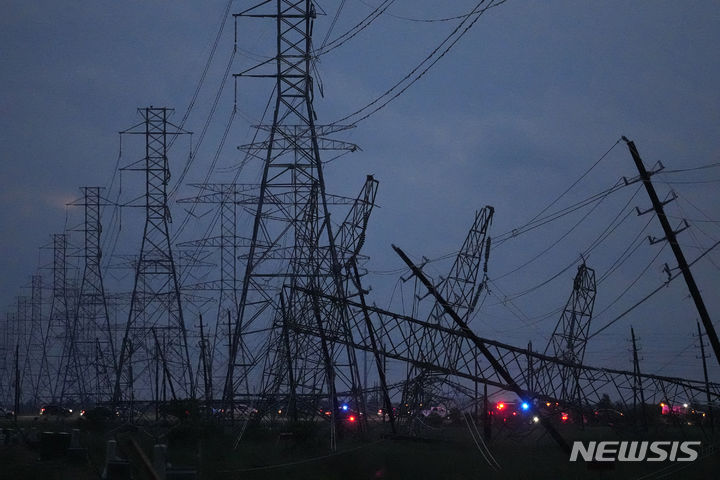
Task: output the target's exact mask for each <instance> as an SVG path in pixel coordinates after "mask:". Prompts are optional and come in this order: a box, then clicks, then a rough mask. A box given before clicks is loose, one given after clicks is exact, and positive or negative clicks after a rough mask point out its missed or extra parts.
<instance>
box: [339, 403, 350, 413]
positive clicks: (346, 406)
mask: <svg viewBox="0 0 720 480" xmlns="http://www.w3.org/2000/svg"><path fill="white" fill-rule="evenodd" d="M340 408H342V409H343V411H344V412H347V410H348V408H350V407H348V405H347V403H343V405H342V407H340Z"/></svg>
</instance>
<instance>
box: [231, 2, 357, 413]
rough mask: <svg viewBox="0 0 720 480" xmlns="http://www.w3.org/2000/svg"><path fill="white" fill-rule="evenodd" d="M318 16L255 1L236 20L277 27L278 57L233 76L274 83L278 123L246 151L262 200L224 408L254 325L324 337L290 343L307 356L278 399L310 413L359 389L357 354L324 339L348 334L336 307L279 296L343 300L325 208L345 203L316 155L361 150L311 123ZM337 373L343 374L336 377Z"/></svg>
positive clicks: (307, 7)
mask: <svg viewBox="0 0 720 480" xmlns="http://www.w3.org/2000/svg"><path fill="white" fill-rule="evenodd" d="M315 15H316V12H315V7H314V5H313V2H312V1H311V0H301V1H297V0H275V1H263V2H257V4H256V5H255V6H253V7H250V8H248V9H246V10H245V11H243V12H241V13H239V14H236V15H235V17H236V18H238V17H253V18H266V19H272V20H274V22H275V25H276V31H277V43H276V45H277V52H276V55H275V56H274V58H273V59H271V60H269V61H266V62H263V63H261V64H260V65H257V66H255V67H252V68H250V69H248V70H246V71H244V72H241V73H240V74H237V75H238V76H243V77H258V78H272V79H273V80H274V81H275V91H274V100H275V104H274V111H273V122H272V125H259V126H257V128H259V129H260V130H261V131H263V132H267V135H268V137H267V139H266V140H264V141H261V142H259V143H256V144H251V145H245V146H242V147H240V148H241V149H243V150H247V151H248V152H249V154H251V155H254V156H255V157H256V158H262V160H263V173H262V181H261V184H260V186H259V190H258V191H257V194H256V203H257V207H256V210H255V218H254V223H253V230H252V235H251V237H250V245H249V248H248V252H247V254H246V255H242V257H243V258H244V259H245V269H244V274H243V276H242V285H241V290H240V295H239V298H238V315H237V319H236V321H235V325H234V326H233V336H232V342H231V352H230V361H229V363H228V371H227V375H226V379H225V387H224V394H223V395H224V400H225V402H226V404H232V403H233V402H234V401H235V399H236V396H237V395H238V394H239V393H241V390H242V385H243V382H244V379H245V378H247V377H248V375H249V369H248V368H245V367H243V366H242V365H241V361H240V359H239V352H240V350H241V349H240V346H241V345H242V343H243V338H242V337H243V335H244V332H246V331H247V330H248V329H251V328H254V327H253V325H254V324H256V323H262V324H263V325H262V327H267V326H270V325H275V326H276V327H280V328H282V325H286V324H287V323H288V322H292V323H296V324H306V325H312V326H314V327H315V328H316V329H319V331H320V332H321V333H323V335H322V336H321V337H320V339H316V338H310V337H307V338H300V337H299V336H296V335H295V334H292V333H290V335H292V338H287V337H286V343H289V344H291V345H290V349H292V351H296V352H298V353H299V354H301V355H302V358H295V359H292V358H290V357H288V358H289V359H291V360H295V361H294V362H291V364H288V363H285V365H286V366H285V367H284V368H285V369H286V370H285V371H286V372H287V374H286V375H285V378H286V380H285V382H284V385H283V386H282V387H281V389H280V391H278V389H277V388H275V390H276V391H277V392H278V395H280V397H285V398H286V399H287V398H288V396H289V397H290V398H293V399H295V400H297V399H307V400H308V401H309V402H314V403H315V405H308V408H310V409H312V408H313V407H316V406H317V402H318V399H319V398H321V397H323V396H324V397H327V398H328V401H329V403H330V406H331V407H332V405H333V404H336V403H337V398H336V385H335V383H336V381H338V382H342V383H343V386H342V388H343V389H344V390H346V391H351V390H352V391H357V390H358V388H359V378H358V372H357V362H356V361H355V358H354V351H353V350H352V349H350V348H347V349H344V348H343V349H342V350H343V351H344V353H343V352H341V351H340V350H338V349H335V348H334V346H333V345H332V344H330V343H329V342H327V339H326V336H325V333H330V332H337V331H339V330H338V329H341V330H340V331H341V332H344V331H346V329H342V326H341V325H342V323H343V322H344V319H343V316H342V315H341V316H340V317H339V318H338V317H335V318H332V317H331V311H332V310H333V308H332V307H329V306H328V305H326V303H327V302H326V301H325V300H324V299H321V300H319V298H318V297H316V296H314V295H312V294H307V293H301V292H302V290H299V289H296V288H291V289H290V290H288V292H289V293H288V295H289V296H288V297H287V298H285V297H283V298H282V301H281V295H280V292H281V289H282V286H283V285H289V286H292V287H300V288H303V289H305V290H306V291H308V292H318V291H325V290H327V289H330V292H329V293H333V294H335V295H337V296H339V297H344V296H345V293H344V284H345V281H344V279H343V273H342V270H341V267H340V260H339V258H338V250H337V247H336V243H335V236H334V235H333V227H332V225H331V222H330V211H329V209H328V205H329V204H331V203H346V201H345V199H339V198H338V197H334V196H331V195H329V194H328V193H327V192H326V187H325V180H324V177H323V165H322V161H321V158H320V151H321V150H328V149H332V150H347V149H349V150H355V149H356V148H357V147H356V146H354V145H351V144H347V143H345V142H340V141H337V140H332V139H329V138H327V135H330V134H331V133H333V132H337V131H340V130H342V129H344V128H346V127H342V126H336V125H333V126H327V127H320V126H317V125H316V124H315V121H316V114H315V110H314V108H313V96H314V87H313V77H312V74H311V71H312V63H313V48H312V28H313V21H314V18H315ZM257 152H262V154H258V153H257ZM347 203H348V204H349V203H351V201H350V202H347ZM334 313H337V312H334ZM340 313H341V312H340ZM286 332H287V330H286ZM270 338H274V337H273V336H271V337H270ZM267 340H268V339H267V338H266V342H265V345H266V347H267V345H268V343H269V342H268V341H267ZM247 344H251V342H249V341H248V342H247ZM300 347H301V348H300ZM266 351H267V350H266ZM340 357H342V358H340ZM266 358H267V357H266ZM254 361H257V357H255V359H254ZM340 370H343V371H344V372H346V373H345V374H343V375H339V376H336V373H338V372H339V371H340ZM277 373H278V372H264V374H265V376H266V377H267V376H268V375H269V376H270V377H274V376H276V374H277ZM264 383H265V384H266V385H268V384H275V382H274V381H273V380H272V378H266V381H265V382H264ZM332 410H333V411H335V409H334V408H333V409H332ZM316 411H317V410H314V412H316ZM313 414H314V413H313ZM333 424H334V423H333Z"/></svg>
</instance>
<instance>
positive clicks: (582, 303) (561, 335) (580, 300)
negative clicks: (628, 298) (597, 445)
mask: <svg viewBox="0 0 720 480" xmlns="http://www.w3.org/2000/svg"><path fill="white" fill-rule="evenodd" d="M596 292H597V290H596V285H595V270H593V269H592V268H589V267H587V265H585V263H584V262H583V263H582V264H581V265H580V266H579V267H578V270H577V274H576V275H575V279H574V280H573V291H572V293H571V294H570V298H569V299H568V301H567V303H566V304H565V308H564V310H563V313H562V316H561V317H560V319H559V320H558V323H557V325H556V326H555V330H554V331H553V334H552V336H551V337H550V341H549V342H548V345H547V347H545V352H544V353H545V354H546V355H552V356H554V357H556V358H558V359H560V360H562V361H565V362H568V363H570V364H574V365H582V363H583V360H584V358H585V347H586V346H587V340H588V335H589V334H590V321H591V320H592V313H593V307H594V305H595V294H596ZM539 373H542V374H544V375H546V380H549V381H550V382H552V379H551V378H552V377H556V376H559V377H560V381H561V385H562V390H561V392H560V395H559V397H558V398H559V399H560V400H564V401H567V402H577V405H581V404H582V392H581V391H580V383H579V376H580V374H581V369H579V368H577V367H572V366H560V365H557V366H555V368H553V369H551V370H549V371H546V372H539ZM539 378H541V381H542V377H541V376H539Z"/></svg>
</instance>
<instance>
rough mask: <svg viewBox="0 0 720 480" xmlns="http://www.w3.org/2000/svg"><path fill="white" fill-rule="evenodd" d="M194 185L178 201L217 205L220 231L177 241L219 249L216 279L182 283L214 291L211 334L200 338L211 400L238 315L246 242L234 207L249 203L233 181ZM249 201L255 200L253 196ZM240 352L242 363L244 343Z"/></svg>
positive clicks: (221, 375) (207, 395) (222, 373)
mask: <svg viewBox="0 0 720 480" xmlns="http://www.w3.org/2000/svg"><path fill="white" fill-rule="evenodd" d="M193 186H194V187H197V188H199V189H200V191H201V193H200V194H199V195H197V196H195V197H191V198H184V199H181V200H179V201H178V203H194V204H216V205H218V208H219V212H218V213H219V221H220V227H219V232H218V233H219V234H216V235H213V236H210V237H205V238H203V239H199V240H191V241H188V242H183V243H180V244H179V246H180V247H195V248H213V249H217V250H218V252H219V257H220V258H219V264H220V277H219V279H214V280H210V281H205V282H201V283H195V284H191V285H188V284H185V285H184V288H186V289H189V290H197V291H212V292H217V310H216V314H215V325H214V332H213V333H212V334H211V335H207V336H206V335H203V337H210V338H211V339H212V340H206V339H205V338H203V339H201V342H203V346H202V352H203V355H202V357H203V358H201V364H202V365H203V368H202V370H203V373H202V376H203V380H204V388H205V399H206V401H208V402H211V401H212V400H213V399H214V398H217V397H216V393H217V392H215V390H216V389H217V388H218V387H219V388H220V393H222V387H223V384H224V381H225V374H226V373H227V371H226V370H225V369H223V368H221V367H220V366H221V365H222V366H224V365H226V363H223V361H224V362H227V359H228V353H227V352H228V347H229V345H230V342H231V337H232V332H231V331H229V328H230V327H231V325H232V319H234V318H236V317H237V305H238V283H239V282H238V273H237V265H238V250H239V248H240V247H241V246H243V245H245V246H246V245H247V243H248V242H247V240H246V239H245V238H241V237H240V236H238V233H237V210H238V204H245V203H248V199H247V192H246V190H245V187H244V186H242V185H238V184H234V183H212V184H211V183H204V184H199V185H193ZM253 197H254V195H253ZM250 202H254V198H252V199H251V200H250ZM211 326H212V325H211ZM239 352H240V353H239V355H240V357H242V358H243V360H241V361H242V363H243V364H245V360H244V358H245V356H246V353H247V352H246V348H245V346H244V345H241V346H240V347H239ZM216 367H217V368H216ZM199 381H200V380H199V379H198V382H199Z"/></svg>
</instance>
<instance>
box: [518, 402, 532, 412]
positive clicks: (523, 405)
mask: <svg viewBox="0 0 720 480" xmlns="http://www.w3.org/2000/svg"><path fill="white" fill-rule="evenodd" d="M520 407H521V408H522V409H523V410H527V409H529V408H530V404H529V403H527V402H523V403H522V405H520Z"/></svg>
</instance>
